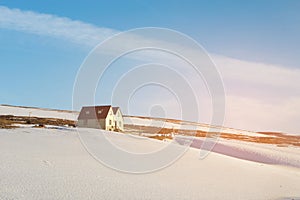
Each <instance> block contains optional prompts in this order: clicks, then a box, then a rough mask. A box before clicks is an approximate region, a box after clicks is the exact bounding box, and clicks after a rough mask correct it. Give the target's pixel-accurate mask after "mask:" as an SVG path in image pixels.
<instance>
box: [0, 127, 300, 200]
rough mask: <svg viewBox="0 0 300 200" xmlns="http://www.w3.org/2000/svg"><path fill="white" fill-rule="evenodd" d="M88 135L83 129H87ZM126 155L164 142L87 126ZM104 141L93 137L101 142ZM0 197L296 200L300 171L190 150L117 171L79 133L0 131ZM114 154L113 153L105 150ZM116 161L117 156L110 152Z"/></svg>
mask: <svg viewBox="0 0 300 200" xmlns="http://www.w3.org/2000/svg"><path fill="white" fill-rule="evenodd" d="M82 131H85V130H82ZM88 132H92V133H95V135H99V136H100V134H105V137H107V138H108V139H109V140H110V141H111V142H113V143H114V144H117V145H119V146H121V148H123V149H125V150H128V151H135V152H141V151H144V152H149V151H153V149H158V148H163V147H164V146H165V145H166V143H165V142H162V141H158V140H152V139H146V138H144V139H141V138H139V137H132V136H130V135H124V134H117V133H112V132H109V133H108V132H105V131H99V130H95V129H94V130H93V129H90V130H88ZM101 142H102V141H101V139H100V137H99V138H98V137H95V138H94V143H95V145H101ZM0 152H1V154H0V199H172V200H173V199H197V200H198V199H222V200H224V199H243V200H247V199H255V200H260V199H262V200H265V199H292V197H294V198H295V197H300V192H299V191H300V170H299V169H297V168H290V167H282V166H275V165H267V164H260V163H256V162H250V161H245V160H241V159H236V158H232V157H228V156H225V155H222V154H216V153H211V154H209V156H208V157H207V158H206V159H204V160H200V159H199V151H198V150H197V149H189V150H188V151H187V152H186V153H185V154H184V156H183V157H181V158H180V159H179V160H178V161H177V162H175V163H174V164H172V165H171V166H169V167H167V168H165V169H162V170H159V171H157V172H154V173H149V174H141V175H132V174H126V173H120V172H118V171H115V170H112V169H110V168H108V167H105V166H103V165H102V164H101V163H99V162H97V161H96V160H95V159H94V158H93V157H91V156H90V154H89V153H87V152H86V150H85V149H84V148H83V146H82V145H81V142H80V140H79V138H78V136H77V133H76V129H64V130H53V129H34V128H24V129H23V128H21V129H10V130H7V129H0ZM107 153H108V154H109V152H107ZM111 156H113V155H111Z"/></svg>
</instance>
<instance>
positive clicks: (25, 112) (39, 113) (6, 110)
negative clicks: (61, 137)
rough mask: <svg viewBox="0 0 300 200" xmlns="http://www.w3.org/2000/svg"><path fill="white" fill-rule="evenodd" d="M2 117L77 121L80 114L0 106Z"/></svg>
mask: <svg viewBox="0 0 300 200" xmlns="http://www.w3.org/2000/svg"><path fill="white" fill-rule="evenodd" d="M0 115H15V116H27V117H28V116H32V117H44V118H57V119H67V120H77V117H78V112H72V111H61V110H51V109H41V108H26V107H17V106H7V105H0Z"/></svg>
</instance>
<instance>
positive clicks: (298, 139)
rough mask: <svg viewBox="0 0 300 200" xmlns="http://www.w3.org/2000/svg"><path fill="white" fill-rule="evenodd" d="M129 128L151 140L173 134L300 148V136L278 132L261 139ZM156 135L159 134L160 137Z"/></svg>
mask: <svg viewBox="0 0 300 200" xmlns="http://www.w3.org/2000/svg"><path fill="white" fill-rule="evenodd" d="M127 128H128V129H130V130H135V131H136V132H143V133H150V134H153V136H150V138H155V139H159V140H162V139H164V138H167V137H170V136H169V135H170V134H171V133H173V134H175V135H185V136H196V137H220V138H224V139H229V140H239V141H245V142H254V143H263V144H276V145H277V146H288V145H293V146H300V136H294V135H287V134H283V133H276V132H263V133H261V134H265V135H268V136H267V137H259V136H248V135H243V134H231V133H214V132H204V131H199V130H198V131H194V130H180V129H170V128H159V127H151V126H137V125H126V126H125V129H127ZM125 132H126V131H125ZM156 134H159V136H158V135H156ZM169 139H170V138H169Z"/></svg>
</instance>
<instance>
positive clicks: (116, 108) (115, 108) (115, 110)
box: [112, 107, 120, 115]
mask: <svg viewBox="0 0 300 200" xmlns="http://www.w3.org/2000/svg"><path fill="white" fill-rule="evenodd" d="M112 109H113V112H114V115H115V114H117V111H118V110H119V109H120V108H119V107H113V108H112Z"/></svg>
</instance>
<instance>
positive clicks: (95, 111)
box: [78, 106, 111, 120]
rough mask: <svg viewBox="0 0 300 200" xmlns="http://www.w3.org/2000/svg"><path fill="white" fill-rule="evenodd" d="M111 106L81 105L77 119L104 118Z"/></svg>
mask: <svg viewBox="0 0 300 200" xmlns="http://www.w3.org/2000/svg"><path fill="white" fill-rule="evenodd" d="M110 108H111V106H86V107H82V109H81V111H80V114H79V116H78V120H80V119H105V118H106V117H107V115H108V111H109V109H110Z"/></svg>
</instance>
